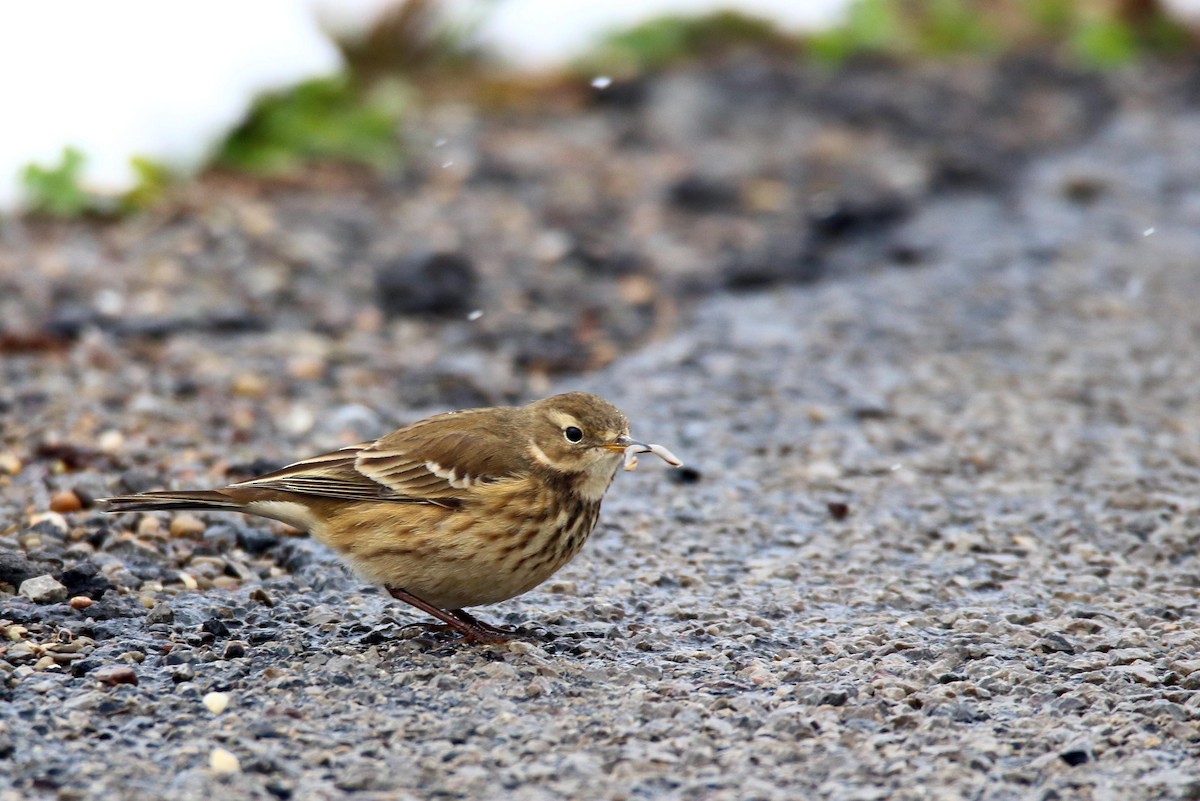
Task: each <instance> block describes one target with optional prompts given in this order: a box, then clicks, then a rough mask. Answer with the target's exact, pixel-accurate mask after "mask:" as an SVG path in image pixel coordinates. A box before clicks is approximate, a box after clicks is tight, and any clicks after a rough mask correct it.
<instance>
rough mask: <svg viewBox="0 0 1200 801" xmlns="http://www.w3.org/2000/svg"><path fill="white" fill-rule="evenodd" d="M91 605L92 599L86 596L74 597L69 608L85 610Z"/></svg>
mask: <svg viewBox="0 0 1200 801" xmlns="http://www.w3.org/2000/svg"><path fill="white" fill-rule="evenodd" d="M93 603H94V602H93V601H92V599H91V598H89V597H87V596H86V595H76V596H75V597H74V598H72V599H71V608H72V609H87V608H88V607H89V606H91V605H92V604H93Z"/></svg>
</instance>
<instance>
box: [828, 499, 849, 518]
mask: <svg viewBox="0 0 1200 801" xmlns="http://www.w3.org/2000/svg"><path fill="white" fill-rule="evenodd" d="M825 508H826V509H828V510H829V515H830V517H832V518H833V519H834V520H845V519H846V518H847V517H849V515H850V504H848V503H843V502H842V501H830V502H829V503H827V504H825Z"/></svg>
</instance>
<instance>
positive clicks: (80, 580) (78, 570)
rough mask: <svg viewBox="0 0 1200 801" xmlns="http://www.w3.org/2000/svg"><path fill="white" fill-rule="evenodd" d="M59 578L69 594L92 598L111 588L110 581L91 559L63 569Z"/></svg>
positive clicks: (100, 595)
mask: <svg viewBox="0 0 1200 801" xmlns="http://www.w3.org/2000/svg"><path fill="white" fill-rule="evenodd" d="M59 580H60V581H62V583H63V584H64V585H66V588H67V592H68V593H70V594H71V595H86V596H87V597H89V598H92V599H93V600H95V599H97V598H100V597H102V596H103V595H104V593H106V592H108V591H109V590H110V589H112V582H110V581H109V580H108V578H107V577H106V576H105V575H104V574H103V573H101V572H100V567H99V565H97V564H96V563H95V562H93V561H91V560H84V561H82V562H78V563H76V564H74V565H71V566H70V567H68V568H66V569H65V570H63V572H62V575H61V576H60V577H59Z"/></svg>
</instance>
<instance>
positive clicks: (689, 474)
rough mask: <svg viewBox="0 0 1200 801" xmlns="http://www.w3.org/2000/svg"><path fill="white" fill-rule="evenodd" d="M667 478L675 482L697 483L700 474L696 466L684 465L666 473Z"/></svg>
mask: <svg viewBox="0 0 1200 801" xmlns="http://www.w3.org/2000/svg"><path fill="white" fill-rule="evenodd" d="M667 478H668V479H669V480H671V481H673V482H675V483H676V484H698V483H700V479H701V478H702V475H701V473H700V471H699V470H697V469H696V468H694V467H689V466H688V465H684V466H683V467H680V468H678V469H676V470H672V471H671V472H669V473H667Z"/></svg>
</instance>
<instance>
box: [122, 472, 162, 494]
mask: <svg viewBox="0 0 1200 801" xmlns="http://www.w3.org/2000/svg"><path fill="white" fill-rule="evenodd" d="M161 484H162V479H160V478H158V477H156V476H152V475H150V474H149V473H144V472H142V471H141V470H126V471H125V472H124V473H122V474H121V477H120V478H119V479H118V480H117V489H118V491H120V492H121V493H124V494H129V495H136V494H137V493H139V492H146V491H147V490H152V489H154V488H155V487H158V486H161Z"/></svg>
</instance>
